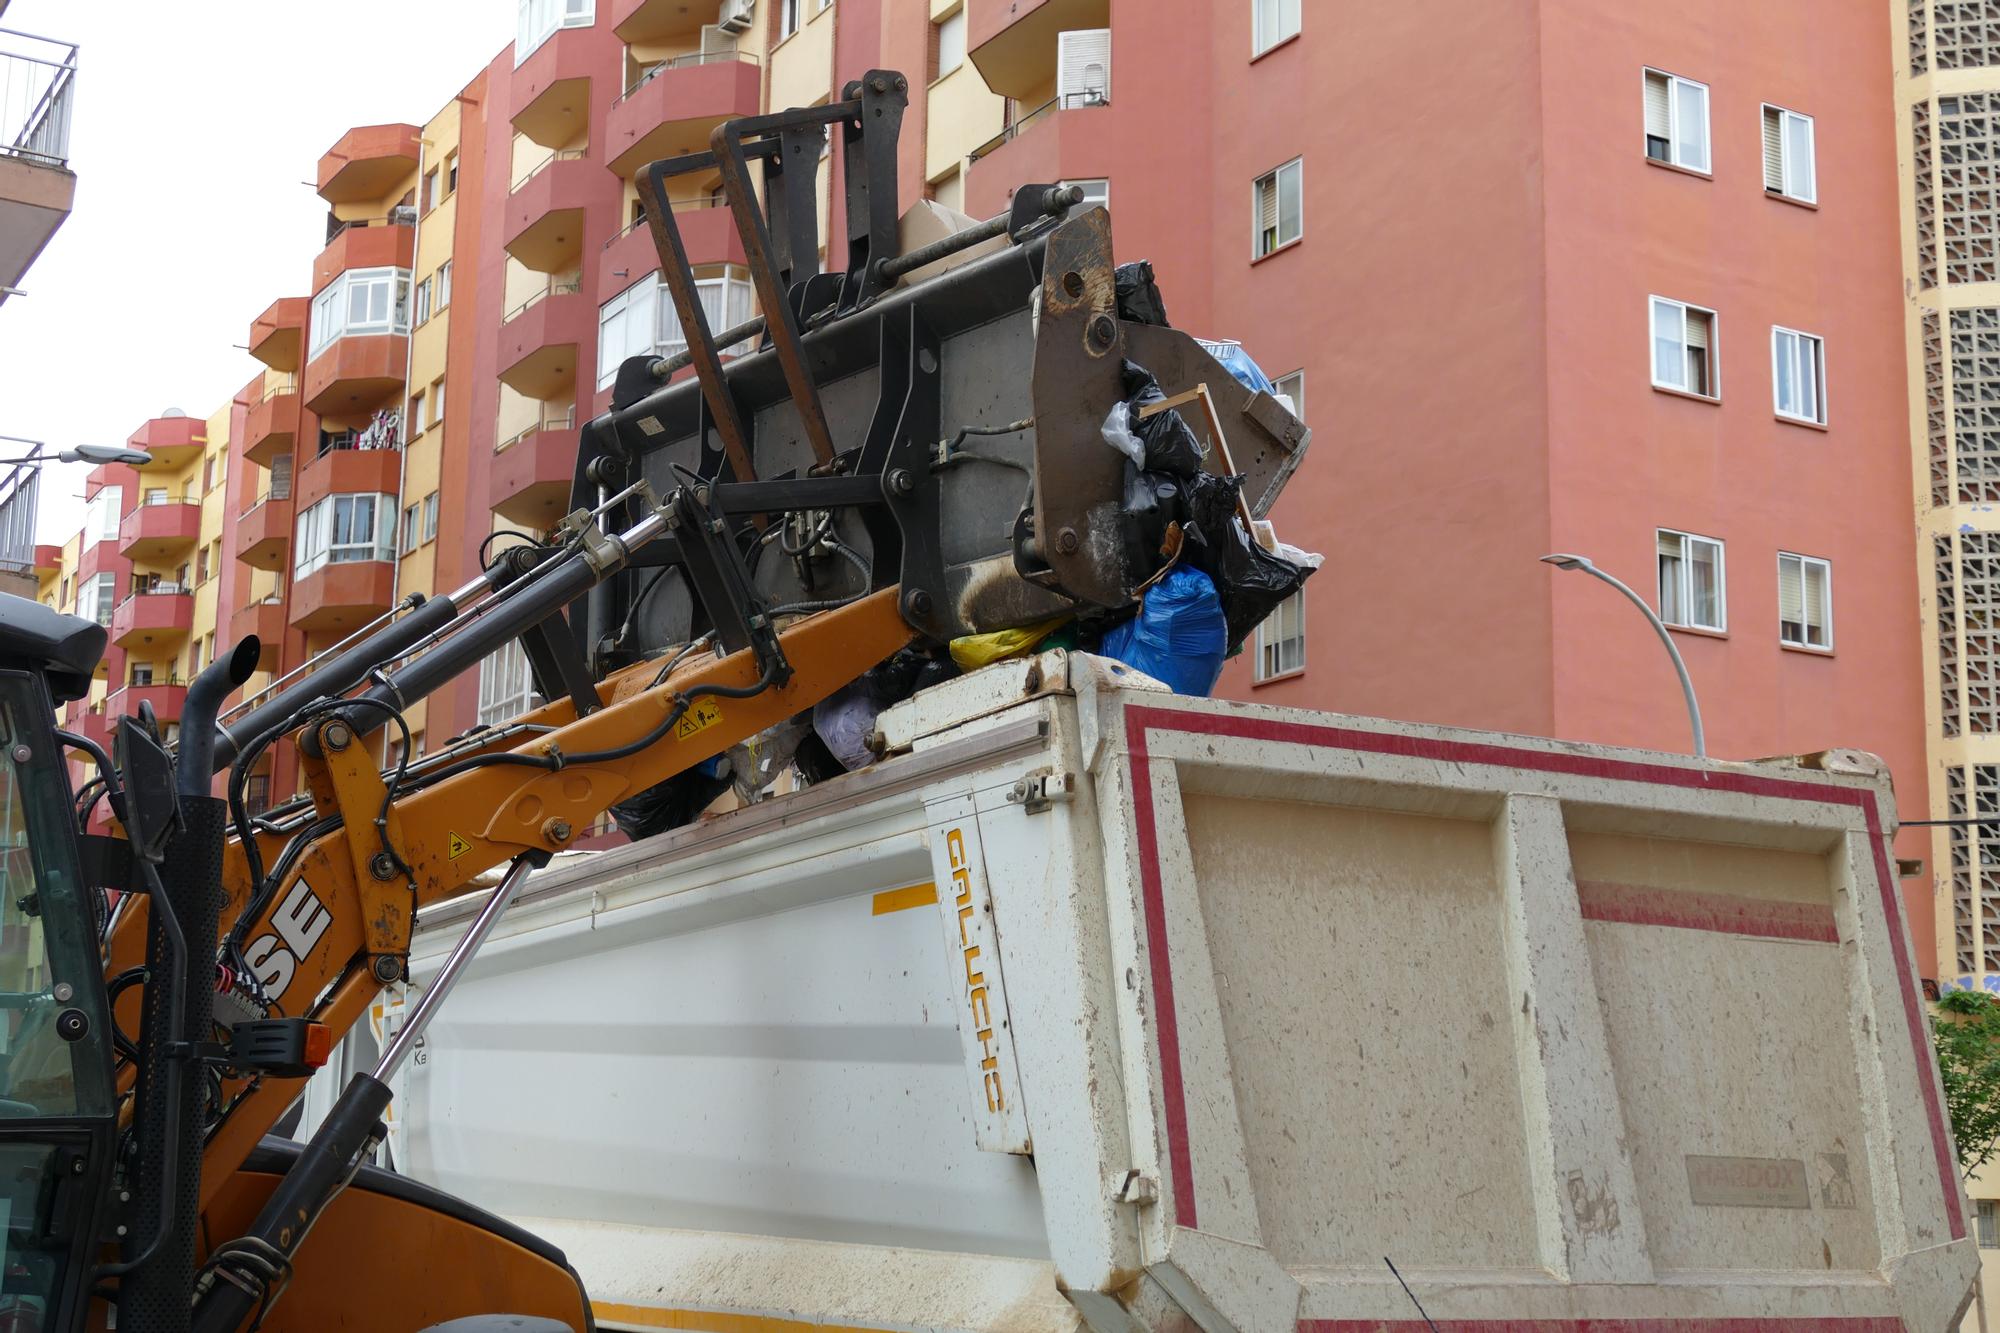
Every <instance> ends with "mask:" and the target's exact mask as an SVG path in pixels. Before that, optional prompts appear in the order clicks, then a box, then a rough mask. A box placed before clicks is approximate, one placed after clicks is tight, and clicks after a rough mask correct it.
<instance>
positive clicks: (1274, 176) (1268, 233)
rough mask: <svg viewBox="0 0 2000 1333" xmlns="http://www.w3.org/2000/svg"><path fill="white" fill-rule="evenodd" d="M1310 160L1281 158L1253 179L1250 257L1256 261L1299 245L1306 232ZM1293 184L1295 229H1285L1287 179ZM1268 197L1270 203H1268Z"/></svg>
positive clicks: (1293, 220) (1251, 185)
mask: <svg viewBox="0 0 2000 1333" xmlns="http://www.w3.org/2000/svg"><path fill="white" fill-rule="evenodd" d="M1305 164H1306V160H1305V157H1304V155H1303V154H1301V155H1300V156H1298V157H1295V158H1293V159H1292V160H1291V161H1289V162H1281V163H1279V164H1278V165H1277V166H1275V167H1273V168H1271V169H1270V170H1269V171H1267V172H1265V173H1264V174H1263V175H1261V176H1259V177H1257V179H1256V180H1254V181H1252V182H1251V183H1250V259H1251V262H1252V263H1255V262H1256V261H1257V260H1260V259H1268V258H1270V257H1271V256H1272V255H1274V254H1277V253H1278V252H1279V251H1280V250H1283V249H1286V248H1288V247H1290V246H1294V245H1297V244H1298V243H1299V242H1300V241H1302V240H1304V239H1305V234H1306V176H1305V172H1306V165H1305ZM1287 173H1290V180H1291V185H1292V205H1293V207H1292V218H1291V224H1292V226H1291V231H1290V233H1289V234H1287V232H1286V230H1285V222H1286V218H1285V181H1286V177H1287ZM1267 199H1268V201H1269V202H1268V204H1267V202H1266V201H1267Z"/></svg>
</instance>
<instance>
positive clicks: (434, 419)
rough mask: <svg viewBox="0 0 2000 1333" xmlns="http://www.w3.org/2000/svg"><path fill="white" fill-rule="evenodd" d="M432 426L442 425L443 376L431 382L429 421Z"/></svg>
mask: <svg viewBox="0 0 2000 1333" xmlns="http://www.w3.org/2000/svg"><path fill="white" fill-rule="evenodd" d="M430 424H431V425H433V426H441V425H443V424H444V376H442V375H440V376H438V377H437V378H436V379H434V380H432V381H431V420H430Z"/></svg>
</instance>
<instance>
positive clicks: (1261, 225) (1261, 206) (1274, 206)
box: [1257, 173, 1278, 236]
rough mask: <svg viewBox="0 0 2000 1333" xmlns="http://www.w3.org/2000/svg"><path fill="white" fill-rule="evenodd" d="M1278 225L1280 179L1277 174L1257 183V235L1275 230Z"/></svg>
mask: <svg viewBox="0 0 2000 1333" xmlns="http://www.w3.org/2000/svg"><path fill="white" fill-rule="evenodd" d="M1277 225H1278V177H1277V175H1276V173H1273V174H1271V175H1269V176H1266V177H1265V178H1264V179H1263V180H1260V181H1258V182H1257V234H1258V235H1259V236H1262V235H1263V234H1264V233H1265V232H1267V231H1271V230H1274V229H1275V228H1276V227H1277Z"/></svg>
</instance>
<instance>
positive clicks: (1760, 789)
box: [1125, 705, 1965, 1333]
mask: <svg viewBox="0 0 2000 1333" xmlns="http://www.w3.org/2000/svg"><path fill="white" fill-rule="evenodd" d="M1154 731H1159V732H1169V733H1171V732H1179V733H1182V734H1185V735H1195V736H1226V737H1231V738H1234V739H1239V740H1251V741H1272V742H1276V743H1278V744H1282V745H1306V746H1315V747H1318V748H1320V749H1329V750H1357V751H1362V752H1365V753H1369V754H1386V755H1391V756H1396V757H1399V758H1405V759H1423V760H1429V761H1432V762H1436V763H1446V764H1482V765H1490V766H1494V767H1500V768H1528V769H1535V770H1538V771H1540V772H1544V773H1561V774H1565V775H1567V776H1571V777H1582V778H1594V779H1597V780H1599V781H1604V782H1639V783H1646V784H1649V785H1653V786H1666V787H1688V788H1693V789H1695V790H1699V791H1726V792H1734V793H1736V794H1737V795H1741V796H1764V797H1771V798H1774V799H1777V800H1785V801H1813V802H1817V803H1819V804H1822V805H1847V806H1853V807H1854V808H1856V809H1858V810H1859V811H1860V812H1861V815H1862V819H1863V822H1864V823H1865V825H1866V827H1867V831H1868V843H1869V846H1870V848H1871V849H1872V850H1873V852H1874V860H1875V880H1876V885H1877V888H1878V890H1879V891H1880V894H1881V900H1882V917H1883V921H1884V924H1885V925H1886V926H1887V928H1888V931H1889V948H1890V952H1891V953H1893V954H1894V955H1895V959H1896V980H1897V984H1898V989H1900V990H1901V992H1902V996H1903V1019H1904V1022H1905V1024H1906V1025H1907V1027H1908V1029H1909V1035H1910V1043H1911V1046H1912V1047H1913V1048H1914V1050H1915V1052H1916V1060H1917V1070H1918V1074H1919V1077H1918V1082H1919V1083H1921V1084H1922V1087H1923V1099H1924V1112H1925V1115H1926V1118H1927V1119H1928V1120H1929V1122H1930V1129H1931V1151H1932V1154H1933V1156H1934V1157H1935V1158H1936V1162H1937V1169H1938V1180H1939V1184H1940V1186H1941V1188H1942V1190H1943V1193H1944V1210H1945V1217H1946V1219H1947V1220H1948V1221H1949V1222H1950V1224H1951V1236H1952V1239H1953V1240H1963V1239H1964V1238H1965V1213H1964V1210H1963V1209H1962V1208H1961V1207H1960V1204H1959V1195H1958V1175H1957V1167H1956V1165H1955V1164H1954V1162H1953V1159H1952V1152H1951V1137H1950V1135H1949V1133H1948V1132H1947V1131H1946V1129H1945V1120H1944V1105H1943V1103H1942V1101H1941V1100H1940V1098H1939V1096H1938V1083H1937V1070H1936V1067H1935V1065H1934V1064H1933V1062H1932V1060H1933V1057H1932V1054H1931V1044H1930V1037H1929V1033H1928V1031H1927V1029H1926V1028H1925V1025H1924V1018H1923V1009H1922V1005H1921V1002H1920V1000H1919V998H1918V994H1917V983H1916V969H1915V967H1914V966H1913V965H1912V963H1911V961H1910V950H1909V941H1908V939H1907V938H1906V937H1905V935H1904V933H1903V912H1902V904H1901V903H1900V902H1899V901H1898V899H1897V897H1896V878H1895V875H1894V874H1893V873H1891V870H1890V866H1889V854H1888V851H1887V849H1886V848H1885V847H1884V846H1883V842H1882V821H1881V816H1880V814H1879V813H1878V811H1877V810H1876V805H1875V793H1874V792H1873V791H1871V790H1869V789H1867V788H1865V787H1840V786H1833V785H1820V784H1817V783H1811V782H1800V781H1797V780H1796V779H1790V778H1776V777H1768V776H1765V775H1763V774H1757V773H1731V772H1716V771H1714V770H1710V769H1702V768H1679V767H1676V766H1674V765H1671V764H1651V763H1642V762H1640V761H1638V760H1633V759H1605V758H1602V757H1599V756H1595V755H1583V754H1573V753H1567V752H1564V751H1560V750H1522V749H1517V748H1515V747H1513V746H1507V745H1495V744H1492V743H1490V742H1481V741H1447V740H1439V739H1437V738H1435V737H1430V736H1406V735H1389V734H1384V733H1381V732H1374V731H1362V730H1360V729H1358V728H1355V727H1333V726H1325V725H1321V724H1317V723H1310V722H1281V721H1278V720H1277V719H1275V718H1262V717H1243V716H1239V715H1236V714H1231V713H1189V712H1182V711H1180V710H1179V709H1173V708H1157V707H1152V706H1146V705H1128V706H1127V707H1126V709H1125V745H1126V753H1127V755H1128V756H1129V757H1130V759H1131V762H1132V796H1133V832H1134V836H1135V839H1136V841H1137V844H1138V846H1137V850H1138V853H1139V891H1140V896H1141V899H1142V902H1143V906H1144V909H1145V918H1146V953H1147V955H1148V958H1149V960H1150V965H1149V969H1148V970H1149V971H1150V972H1151V974H1152V978H1153V992H1154V1005H1153V1010H1154V1024H1155V1027H1156V1029H1157V1031H1158V1041H1159V1056H1160V1082H1161V1089H1160V1092H1161V1096H1162V1099H1163V1100H1164V1103H1165V1105H1164V1113H1165V1119H1166V1127H1167V1164H1168V1167H1169V1170H1170V1172H1171V1174H1172V1176H1173V1188H1172V1193H1171V1198H1172V1200H1173V1208H1174V1224H1175V1225H1176V1226H1183V1227H1190V1228H1192V1227H1194V1226H1195V1225H1196V1216H1197V1214H1196V1208H1195V1191H1194V1155H1193V1150H1192V1147H1191V1145H1190V1144H1189V1142H1188V1130H1187V1092H1186V1089H1185V1088H1184V1087H1183V1086H1182V1082H1181V1052H1180V1028H1179V1026H1178V1023H1177V1020H1176V1018H1175V1014H1174V978H1173V968H1172V965H1171V964H1170V963H1169V961H1168V955H1167V913H1166V900H1165V894H1164V892H1163V890H1162V888H1161V881H1160V848H1159V830H1158V828H1157V827H1156V825H1155V821H1154V813H1153V792H1152V764H1151V759H1150V757H1149V755H1148V754H1147V750H1146V738H1147V735H1148V733H1149V732H1154ZM1319 1324H1324V1327H1323V1328H1322V1327H1319ZM1483 1324H1491V1325H1492V1327H1491V1328H1490V1329H1487V1328H1483V1327H1482V1325H1483ZM1458 1325H1462V1326H1463V1327H1464V1328H1465V1329H1466V1330H1468V1333H1511V1329H1512V1328H1520V1329H1537V1328H1544V1327H1546V1328H1550V1329H1554V1328H1558V1327H1560V1328H1565V1329H1571V1330H1584V1333H1673V1331H1674V1330H1676V1329H1680V1328H1682V1327H1685V1328H1687V1329H1689V1330H1704V1331H1705V1333H1757V1331H1761V1330H1766V1329H1769V1330H1786V1329H1800V1330H1803V1329H1807V1328H1811V1329H1815V1330H1819V1333H1826V1331H1827V1330H1829V1329H1832V1328H1834V1326H1835V1325H1845V1328H1844V1329H1839V1330H1836V1331H1835V1333H1875V1330H1876V1329H1877V1327H1878V1326H1879V1327H1880V1328H1881V1329H1883V1330H1884V1331H1885V1333H1886V1330H1889V1329H1895V1328H1900V1327H1901V1325H1900V1321H1897V1320H1889V1321H1887V1322H1886V1324H1883V1323H1880V1322H1879V1321H1871V1320H1868V1319H1854V1320H1812V1319H1790V1320H1788V1319H1766V1320H1726V1319H1724V1320H1651V1321H1646V1320H1639V1321H1631V1320H1602V1321H1588V1320H1586V1321H1581V1322H1578V1321H1568V1322H1563V1321H1556V1322H1552V1323H1546V1324H1544V1323H1541V1322H1538V1321H1530V1322H1527V1323H1518V1322H1517V1321H1507V1320H1493V1321H1479V1320H1473V1321H1469V1322H1468V1321H1458ZM1452 1326H1457V1325H1446V1324H1440V1325H1439V1327H1440V1328H1441V1329H1443V1328H1447V1327H1452ZM1300 1327H1301V1328H1304V1327H1305V1324H1303V1323H1302V1324H1301V1325H1300ZM1353 1327H1354V1330H1355V1333H1361V1330H1363V1329H1374V1328H1393V1327H1398V1325H1396V1324H1393V1323H1391V1324H1383V1323H1381V1322H1380V1321H1377V1320H1365V1321H1361V1322H1360V1323H1357V1324H1355V1325H1354V1326H1353ZM1411 1327H1412V1328H1413V1329H1414V1328H1416V1327H1421V1325H1420V1324H1413V1325H1411ZM1345 1329H1346V1324H1345V1323H1344V1322H1342V1321H1317V1322H1316V1323H1315V1327H1314V1329H1313V1330H1312V1333H1345Z"/></svg>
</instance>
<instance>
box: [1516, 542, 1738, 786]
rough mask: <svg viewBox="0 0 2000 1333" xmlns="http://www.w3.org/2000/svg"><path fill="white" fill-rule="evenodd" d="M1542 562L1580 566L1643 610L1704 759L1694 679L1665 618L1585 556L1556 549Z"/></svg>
mask: <svg viewBox="0 0 2000 1333" xmlns="http://www.w3.org/2000/svg"><path fill="white" fill-rule="evenodd" d="M1542 563H1543V564H1548V565H1554V566H1555V567H1556V568H1557V569H1577V570H1582V571H1583V572H1584V573H1586V574H1588V575H1590V576H1591V577H1592V578H1595V579H1602V580H1603V581H1604V582H1606V583H1608V584H1610V585H1611V586H1612V587H1614V588H1616V589H1618V591H1620V592H1622V593H1624V594H1625V596H1626V597H1627V598H1628V599H1629V600H1630V601H1631V603H1632V605H1634V606H1636V607H1638V608H1639V610H1640V611H1641V612H1642V613H1644V615H1645V617H1646V623H1647V624H1649V625H1651V626H1652V627H1653V633H1655V634H1657V635H1659V636H1660V642H1661V643H1663V644H1665V645H1666V648H1667V656H1668V657H1669V658H1671V659H1673V664H1674V674H1675V675H1677V676H1679V677H1680V678H1681V695H1682V697H1684V698H1685V699H1686V700H1687V710H1688V726H1689V727H1690V728H1692V729H1693V731H1694V752H1695V757H1696V758H1700V759H1706V758H1707V757H1708V738H1707V737H1706V736H1705V735H1704V734H1703V733H1702V729H1701V705H1700V704H1698V703H1696V702H1695V698H1694V682H1693V681H1692V680H1690V679H1688V669H1687V663H1685V662H1683V661H1681V650H1680V649H1678V648H1676V647H1674V637H1673V635H1671V634H1669V633H1667V626H1666V622H1664V621H1662V620H1661V619H1660V618H1659V616H1658V615H1656V614H1654V612H1653V608H1652V607H1650V606H1648V605H1646V599H1645V598H1643V597H1641V596H1640V595H1639V594H1638V593H1636V592H1633V591H1632V590H1631V589H1630V588H1628V587H1627V586H1625V584H1624V583H1623V582H1622V581H1620V580H1618V579H1615V578H1613V577H1612V576H1611V575H1609V574H1607V573H1605V572H1604V571H1603V570H1601V569H1599V568H1598V567H1597V566H1596V565H1594V564H1592V563H1591V561H1590V557H1589V556H1586V555H1571V554H1568V553H1567V552H1557V553H1556V554H1554V555H1545V556H1543V557H1542Z"/></svg>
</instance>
